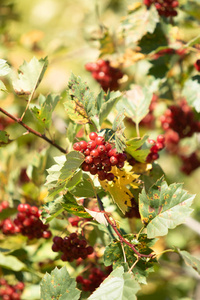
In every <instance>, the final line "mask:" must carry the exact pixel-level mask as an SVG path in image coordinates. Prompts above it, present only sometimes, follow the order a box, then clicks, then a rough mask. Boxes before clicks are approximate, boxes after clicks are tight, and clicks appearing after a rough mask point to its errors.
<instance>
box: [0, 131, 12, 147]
mask: <svg viewBox="0 0 200 300" xmlns="http://www.w3.org/2000/svg"><path fill="white" fill-rule="evenodd" d="M11 142H12V140H10V139H9V134H8V133H7V132H6V131H3V130H0V148H1V147H5V146H6V145H8V144H10V143H11Z"/></svg>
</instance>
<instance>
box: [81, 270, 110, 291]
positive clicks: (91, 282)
mask: <svg viewBox="0 0 200 300" xmlns="http://www.w3.org/2000/svg"><path fill="white" fill-rule="evenodd" d="M111 271H112V268H111V269H109V270H108V272H106V273H104V272H103V271H101V269H99V268H91V269H90V275H89V278H88V279H84V278H83V276H81V275H79V276H77V277H76V281H77V283H78V284H79V285H80V288H81V289H82V290H83V291H85V292H93V291H94V290H95V289H96V288H98V287H99V286H100V284H101V283H102V282H103V281H104V279H105V278H106V277H108V275H109V273H110V272H111Z"/></svg>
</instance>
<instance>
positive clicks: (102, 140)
mask: <svg viewBox="0 0 200 300" xmlns="http://www.w3.org/2000/svg"><path fill="white" fill-rule="evenodd" d="M95 142H96V144H97V145H104V143H105V140H104V138H103V137H102V136H97V137H96V139H95Z"/></svg>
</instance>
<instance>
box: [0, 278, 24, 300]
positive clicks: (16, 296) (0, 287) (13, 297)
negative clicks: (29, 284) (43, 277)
mask: <svg viewBox="0 0 200 300" xmlns="http://www.w3.org/2000/svg"><path fill="white" fill-rule="evenodd" d="M23 290H24V283H23V282H21V281H19V282H18V283H17V284H15V285H10V284H8V282H7V281H6V280H5V279H4V278H0V297H1V299H2V300H20V299H21V294H22V292H23Z"/></svg>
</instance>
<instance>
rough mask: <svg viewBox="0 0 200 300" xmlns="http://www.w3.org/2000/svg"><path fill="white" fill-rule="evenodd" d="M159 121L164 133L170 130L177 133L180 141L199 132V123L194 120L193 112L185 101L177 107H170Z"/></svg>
mask: <svg viewBox="0 0 200 300" xmlns="http://www.w3.org/2000/svg"><path fill="white" fill-rule="evenodd" d="M160 121H161V124H162V127H163V129H164V130H165V131H167V130H168V129H172V130H173V131H175V132H177V133H178V135H179V138H180V139H182V138H185V137H190V136H192V135H193V133H195V132H199V131H200V122H199V121H196V120H195V116H194V112H193V111H192V110H191V108H190V107H189V106H188V104H187V102H186V101H185V100H182V101H181V102H180V104H179V105H171V106H170V107H169V108H168V109H167V110H166V111H165V113H164V115H163V116H161V117H160Z"/></svg>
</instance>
